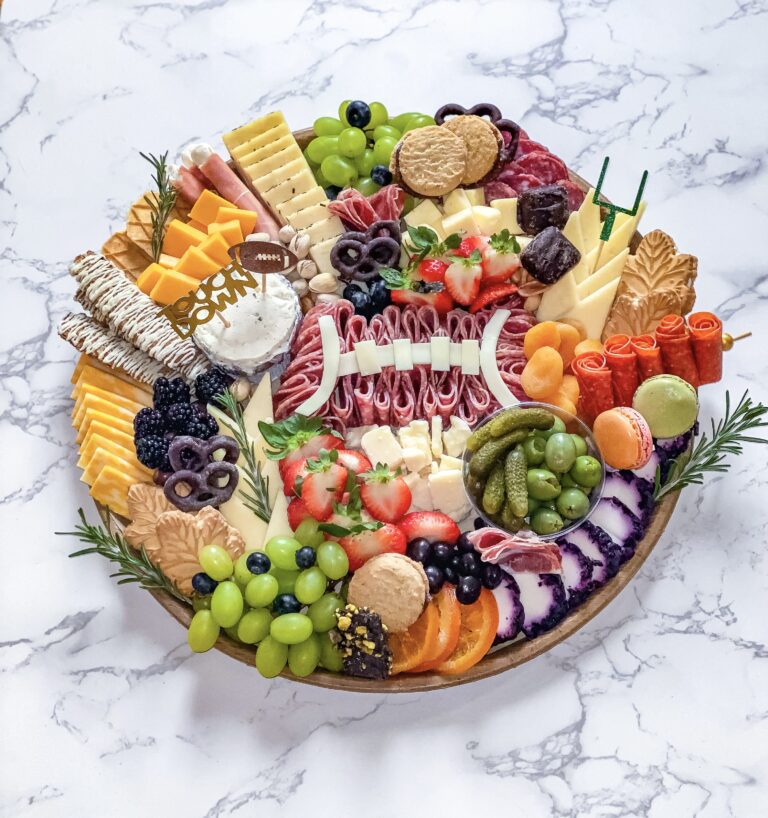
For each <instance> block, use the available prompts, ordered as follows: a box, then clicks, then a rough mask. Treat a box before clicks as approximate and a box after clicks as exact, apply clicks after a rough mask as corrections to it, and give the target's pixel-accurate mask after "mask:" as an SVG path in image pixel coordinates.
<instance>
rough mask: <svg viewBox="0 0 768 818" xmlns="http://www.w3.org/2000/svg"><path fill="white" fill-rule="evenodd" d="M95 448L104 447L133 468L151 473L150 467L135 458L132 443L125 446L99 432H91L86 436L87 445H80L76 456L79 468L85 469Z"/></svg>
mask: <svg viewBox="0 0 768 818" xmlns="http://www.w3.org/2000/svg"><path fill="white" fill-rule="evenodd" d="M96 449H104V450H105V451H108V452H112V454H114V455H116V456H117V457H120V458H122V459H123V460H127V461H128V462H129V463H130V464H131V465H132V466H133V467H134V468H135V469H138V470H139V471H141V472H146V474H148V475H150V476H151V475H152V471H151V469H148V468H147V467H146V466H143V465H142V464H141V463H139V461H138V460H137V459H136V452H135V451H134V448H133V443H131V447H130V448H126V447H125V446H122V445H121V444H120V443H115V441H114V440H110V439H109V438H107V437H104V436H103V435H100V434H92V435H91V436H90V437H89V438H88V445H87V446H81V447H80V456H79V457H78V458H77V465H78V467H79V468H81V469H86V468H87V467H88V464H89V463H90V462H91V458H92V457H93V455H94V453H95V452H96Z"/></svg>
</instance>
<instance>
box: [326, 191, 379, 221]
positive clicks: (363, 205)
mask: <svg viewBox="0 0 768 818" xmlns="http://www.w3.org/2000/svg"><path fill="white" fill-rule="evenodd" d="M328 211H329V212H330V213H333V214H334V215H336V216H338V217H339V218H340V219H341V220H342V221H343V222H344V225H345V226H346V227H348V228H349V229H351V230H367V229H368V228H369V227H370V226H371V225H372V224H373V223H374V222H375V221H377V219H378V218H379V217H378V216H377V215H376V211H375V210H374V209H373V207H372V206H371V203H370V202H369V201H368V199H367V198H366V197H365V196H363V194H362V193H361V192H360V191H359V190H355V188H353V187H349V188H346V189H344V190H342V191H341V193H339V195H338V196H337V197H336V199H335V201H333V202H329V204H328Z"/></svg>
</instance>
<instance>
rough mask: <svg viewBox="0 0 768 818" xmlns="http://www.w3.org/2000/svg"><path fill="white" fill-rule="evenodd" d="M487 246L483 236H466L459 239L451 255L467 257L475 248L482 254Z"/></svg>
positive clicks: (486, 240)
mask: <svg viewBox="0 0 768 818" xmlns="http://www.w3.org/2000/svg"><path fill="white" fill-rule="evenodd" d="M487 246H488V239H487V238H486V237H485V236H467V237H466V238H465V239H462V240H461V244H460V245H459V246H458V247H457V248H456V249H455V250H454V251H453V255H454V256H460V257H461V258H469V257H470V256H471V255H472V253H474V252H475V250H477V252H478V253H480V255H481V256H482V255H483V254H484V253H485V248H486V247H487Z"/></svg>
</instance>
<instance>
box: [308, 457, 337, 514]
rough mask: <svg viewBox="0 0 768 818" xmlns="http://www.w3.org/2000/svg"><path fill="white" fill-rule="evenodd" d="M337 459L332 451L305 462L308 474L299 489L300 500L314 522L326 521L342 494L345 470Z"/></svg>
mask: <svg viewBox="0 0 768 818" xmlns="http://www.w3.org/2000/svg"><path fill="white" fill-rule="evenodd" d="M337 458H338V455H337V453H336V450H335V449H333V450H331V451H330V452H329V451H322V452H320V454H319V456H318V457H317V458H316V459H314V460H307V471H308V474H307V476H306V477H305V478H304V483H303V484H302V487H301V499H302V500H303V501H304V503H305V505H306V507H307V511H309V513H310V514H311V515H312V516H313V517H314V518H315V519H316V520H327V519H328V518H329V517H330V516H331V514H332V512H333V504H334V503H335V502H337V501H338V500H340V499H341V496H342V494H344V487H345V485H346V483H347V470H346V469H345V468H344V466H342V465H341V464H340V463H337V462H336V460H337Z"/></svg>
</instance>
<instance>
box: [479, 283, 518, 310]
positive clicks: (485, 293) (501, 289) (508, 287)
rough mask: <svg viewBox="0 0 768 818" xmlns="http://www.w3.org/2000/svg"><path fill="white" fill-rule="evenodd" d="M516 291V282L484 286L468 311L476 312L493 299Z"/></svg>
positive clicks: (498, 298) (495, 299) (496, 299)
mask: <svg viewBox="0 0 768 818" xmlns="http://www.w3.org/2000/svg"><path fill="white" fill-rule="evenodd" d="M516 292H517V284H494V286H492V287H486V288H484V289H482V290H480V293H479V294H478V296H477V298H476V299H475V300H474V301H473V302H472V306H471V307H470V308H469V311H470V312H471V313H475V312H478V311H479V310H482V309H483V308H484V307H487V306H488V305H489V304H492V303H493V302H494V301H498V300H500V299H502V298H506V297H507V296H508V295H514V294H515V293H516Z"/></svg>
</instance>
